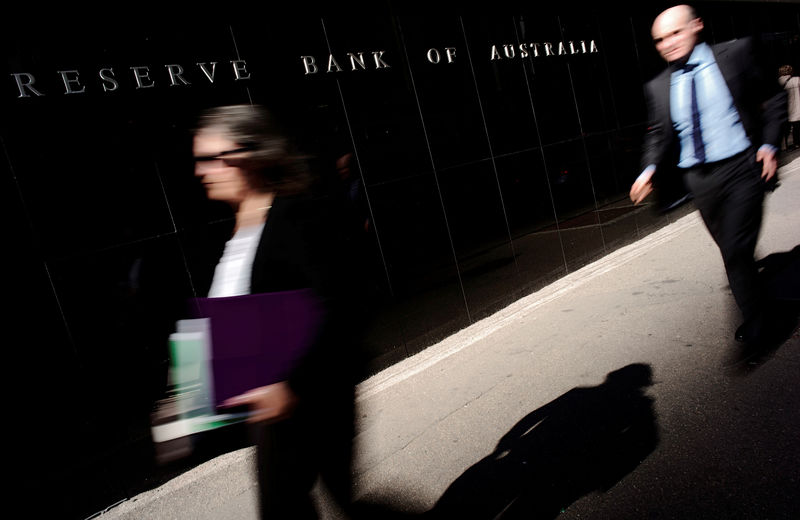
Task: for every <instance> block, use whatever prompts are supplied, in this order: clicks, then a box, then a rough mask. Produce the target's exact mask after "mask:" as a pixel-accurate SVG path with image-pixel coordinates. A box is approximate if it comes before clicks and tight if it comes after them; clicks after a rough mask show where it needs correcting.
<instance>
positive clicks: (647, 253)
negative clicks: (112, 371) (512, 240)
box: [100, 158, 800, 519]
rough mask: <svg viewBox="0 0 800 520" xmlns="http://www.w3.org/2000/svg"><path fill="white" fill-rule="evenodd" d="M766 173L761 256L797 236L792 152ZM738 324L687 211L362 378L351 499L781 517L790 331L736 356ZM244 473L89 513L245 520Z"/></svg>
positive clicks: (799, 493) (522, 509) (496, 512)
mask: <svg viewBox="0 0 800 520" xmlns="http://www.w3.org/2000/svg"><path fill="white" fill-rule="evenodd" d="M780 174H781V183H782V185H781V187H780V188H778V190H776V191H775V192H774V193H772V194H770V195H769V196H768V197H767V201H766V207H765V221H764V225H763V227H762V234H761V239H760V241H759V246H758V251H757V256H758V257H759V258H761V257H765V256H767V255H769V254H772V253H779V252H785V251H789V250H791V249H792V248H793V247H794V246H796V245H798V244H800V204H798V201H800V158H797V159H795V160H793V161H792V162H790V163H789V164H786V165H784V166H783V167H782V168H781V172H780ZM738 321H739V318H738V315H737V311H736V309H735V307H734V303H733V298H732V296H731V294H730V290H729V288H728V285H727V280H726V278H725V273H724V269H723V266H722V261H721V258H720V255H719V251H718V249H717V248H716V246H715V245H714V243H713V242H712V240H711V238H710V236H709V235H708V232H707V231H706V229H705V227H704V226H703V224H702V222H701V220H700V218H699V215H698V214H697V213H696V212H693V213H691V214H690V215H688V216H686V217H683V218H681V219H680V220H678V221H677V222H675V223H674V224H671V225H669V226H667V227H665V228H662V229H660V230H659V231H657V232H655V233H653V234H651V235H649V236H647V237H645V238H644V239H642V240H640V241H639V242H637V243H635V244H632V245H630V246H627V247H625V248H623V249H620V250H618V251H615V252H613V253H611V254H609V255H608V256H606V257H604V258H603V259H601V260H600V261H598V262H595V263H594V264H591V265H589V266H587V267H585V268H583V269H580V270H579V271H576V272H574V273H572V274H570V275H568V276H567V277H565V278H563V279H561V280H559V281H558V282H556V283H554V284H552V285H550V286H548V287H546V288H545V289H542V290H540V291H538V292H536V293H534V294H532V295H530V296H528V297H526V298H523V299H522V300H519V301H517V302H515V303H514V304H512V305H510V306H509V307H507V308H505V309H503V310H502V311H500V312H498V313H497V314H495V315H493V316H491V317H489V318H487V319H485V320H483V321H481V322H478V323H476V324H474V325H472V326H470V327H469V328H467V329H464V330H463V331H461V332H459V333H457V334H455V335H454V336H451V337H450V338H448V339H446V340H445V341H442V342H441V343H439V344H437V345H434V346H433V347H430V348H428V349H427V350H425V351H423V352H421V353H420V354H418V355H416V356H414V357H412V358H409V359H407V360H405V361H402V362H401V363H399V364H397V365H395V366H392V367H390V368H389V369H387V370H385V371H383V372H381V373H380V374H377V375H376V376H374V377H372V378H370V379H369V380H367V381H365V382H364V383H362V384H361V385H360V386H359V391H358V409H359V418H360V422H359V427H358V436H357V438H356V442H357V445H356V448H357V457H356V461H355V473H356V487H357V492H358V494H359V496H360V497H362V498H366V499H370V500H375V501H382V502H390V503H393V504H395V505H396V507H398V508H401V509H404V510H407V511H414V512H421V511H427V510H429V509H431V508H433V507H434V506H435V505H437V502H439V504H438V508H437V510H438V511H439V512H441V513H442V515H443V516H444V517H460V518H473V517H475V518H512V517H513V518H518V517H522V518H531V517H536V518H540V517H544V518H547V517H553V516H555V515H558V516H559V517H560V518H565V519H578V518H592V519H597V518H601V519H605V518H609V519H611V518H613V519H617V518H759V519H762V518H797V517H798V515H800V470H798V468H800V442H799V441H800V385H798V375H799V374H800V338H798V334H797V331H795V333H794V335H793V336H792V337H790V338H789V339H788V340H787V341H786V342H785V343H783V344H782V345H781V346H780V347H778V348H777V349H775V350H773V351H770V352H769V353H762V354H761V355H751V354H752V353H747V352H745V351H744V350H743V349H742V348H741V347H740V346H739V345H738V344H736V343H735V342H734V341H733V339H732V338H733V332H734V330H735V328H736V326H737V325H738ZM609 375H611V376H610V377H609ZM650 375H651V380H650V379H649V376H650ZM321 434H324V432H321ZM251 467H252V451H251V449H247V450H240V451H237V452H234V453H230V454H227V455H224V456H222V457H219V458H217V459H214V460H213V461H210V462H208V463H206V464H204V465H202V466H200V467H198V468H195V469H194V470H192V471H190V472H188V473H186V474H184V475H181V476H180V477H178V478H176V479H174V480H172V481H170V482H168V483H167V484H166V485H164V486H162V487H160V488H158V489H155V490H152V491H149V492H147V493H144V494H142V495H139V496H137V497H136V498H134V499H131V500H129V501H126V502H123V503H121V504H119V505H116V506H115V507H113V508H111V509H110V510H109V511H107V512H106V513H104V514H102V515H100V517H101V518H103V519H106V518H108V519H117V518H120V519H122V518H124V519H129V518H130V519H133V518H137V519H139V518H148V519H183V518H186V519H252V518H256V504H255V497H256V494H255V491H256V488H255V480H254V478H253V475H252V470H251ZM322 494H323V495H324V492H323V493H322ZM320 503H321V506H320V509H321V512H322V515H323V517H324V518H339V517H341V515H339V514H338V513H337V511H336V510H335V508H334V507H333V506H331V505H330V504H329V503H328V502H327V501H326V500H325V498H324V496H322V497H321V499H320Z"/></svg>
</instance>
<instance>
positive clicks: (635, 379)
mask: <svg viewBox="0 0 800 520" xmlns="http://www.w3.org/2000/svg"><path fill="white" fill-rule="evenodd" d="M652 384H653V381H652V369H651V368H650V366H649V365H646V364H640V363H637V364H631V365H628V366H625V367H623V368H620V369H619V370H615V371H613V372H611V373H609V374H608V376H607V377H606V380H605V382H603V383H602V384H600V385H598V386H594V387H578V388H573V389H572V390H570V391H569V392H567V393H565V394H564V395H562V396H560V397H558V398H557V399H555V400H553V401H551V402H550V403H548V404H546V405H544V406H542V407H541V408H539V409H538V410H535V411H533V412H531V413H529V414H528V415H527V416H525V417H524V418H523V419H522V420H520V421H519V422H518V423H517V424H516V425H515V426H514V427H513V428H512V429H511V430H510V431H509V432H508V433H507V434H506V435H504V436H503V438H502V439H500V442H499V443H498V444H497V447H496V448H495V450H494V452H493V453H491V454H490V455H488V456H487V457H484V458H483V459H482V460H481V461H479V462H478V463H476V464H475V465H473V466H472V467H470V468H469V469H468V470H467V471H465V472H464V473H463V474H462V475H461V476H460V477H458V478H457V479H456V480H455V481H454V482H453V483H452V484H451V485H450V487H448V488H447V490H446V491H445V492H444V494H443V495H442V496H441V498H440V499H439V501H438V502H437V503H436V505H435V506H434V508H433V509H432V510H431V511H429V512H428V513H427V514H425V515H423V516H424V517H425V518H436V519H440V518H441V519H449V518H462V519H466V518H469V519H496V518H502V519H509V518H536V519H540V518H555V517H556V516H557V515H558V514H559V513H560V512H562V511H563V510H564V509H565V508H567V507H568V506H569V505H570V504H572V503H573V502H575V501H576V500H577V499H579V498H580V497H582V496H584V495H587V494H588V493H591V492H593V491H601V492H604V491H607V490H608V489H610V488H611V487H612V486H614V484H616V483H617V482H619V481H620V480H621V479H622V478H623V477H624V476H625V475H627V474H628V473H630V472H631V471H633V470H634V469H635V468H636V467H637V466H638V465H639V464H640V463H641V462H642V461H643V460H644V459H645V458H647V456H648V455H649V454H650V453H651V452H652V451H653V450H654V449H655V447H656V446H657V445H658V425H657V421H656V414H655V411H654V409H653V402H654V400H653V398H651V397H649V396H648V395H646V394H645V391H646V390H647V387H649V386H651V385H652Z"/></svg>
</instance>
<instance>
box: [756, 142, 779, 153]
mask: <svg viewBox="0 0 800 520" xmlns="http://www.w3.org/2000/svg"><path fill="white" fill-rule="evenodd" d="M761 150H766V151H768V152H772V153H773V154H776V153H778V149H777V148H775V147H774V146H772V145H771V144H762V145H761V146H760V147H759V148H758V151H759V152H760V151H761Z"/></svg>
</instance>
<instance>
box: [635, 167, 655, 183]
mask: <svg viewBox="0 0 800 520" xmlns="http://www.w3.org/2000/svg"><path fill="white" fill-rule="evenodd" d="M655 172H656V165H655V164H649V165H648V166H647V168H645V169H644V171H642V173H640V174H639V176H638V177H636V181H635V182H641V183H646V182H649V181H650V178H651V177H652V176H653V174H654V173H655Z"/></svg>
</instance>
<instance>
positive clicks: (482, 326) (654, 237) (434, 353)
mask: <svg viewBox="0 0 800 520" xmlns="http://www.w3.org/2000/svg"><path fill="white" fill-rule="evenodd" d="M701 224H702V220H701V218H700V215H699V214H698V213H697V211H694V212H692V213H691V214H689V215H686V216H684V217H682V218H680V219H679V220H677V221H676V222H673V223H672V224H668V225H667V226H665V227H663V228H661V229H659V230H658V231H655V232H653V233H652V234H650V235H647V236H646V237H644V238H642V239H640V240H638V241H636V242H634V243H633V244H630V245H627V246H625V247H623V248H620V249H618V250H616V251H614V252H612V253H609V254H608V255H606V256H604V257H603V258H601V259H600V260H598V261H596V262H593V263H591V264H589V265H587V266H585V267H582V268H581V269H579V270H577V271H574V272H572V273H570V274H568V275H567V276H565V277H563V278H561V279H559V280H557V281H555V282H553V283H552V284H550V285H548V286H547V287H545V288H543V289H540V290H539V291H537V292H535V293H532V294H529V295H528V296H525V297H523V298H521V299H519V300H517V301H516V302H514V303H512V304H511V305H509V306H508V307H506V308H504V309H502V310H500V311H498V312H496V313H495V314H493V315H491V316H489V317H488V318H484V319H483V320H481V321H478V322H476V323H473V324H472V325H470V326H469V327H466V328H465V329H462V330H461V331H459V332H457V333H455V334H453V335H452V336H450V337H448V338H447V339H445V340H443V341H441V342H440V343H437V344H436V345H433V346H430V347H428V348H427V349H425V350H424V351H422V352H420V353H418V354H415V355H414V356H411V357H410V358H407V359H405V360H403V361H400V362H399V363H397V364H395V365H393V366H391V367H389V368H387V369H385V370H384V371H382V372H380V373H378V374H376V375H374V376H372V377H371V378H369V379H367V380H366V381H364V382H363V383H361V384H360V385H358V387H357V390H356V398H357V399H358V400H364V399H368V398H370V397H372V396H374V395H376V394H378V393H380V392H381V391H383V390H385V389H387V388H389V387H391V386H393V385H396V384H397V383H400V382H402V381H405V380H406V379H408V378H410V377H412V376H414V375H415V374H419V373H420V372H422V371H424V370H427V369H428V368H430V367H432V366H433V365H435V364H436V363H438V362H440V361H442V360H444V359H447V358H448V357H450V356H452V355H453V354H456V353H458V352H460V351H461V350H463V349H465V348H467V347H469V346H470V345H473V344H475V343H477V342H478V341H480V340H482V339H484V338H486V337H487V336H490V335H492V334H493V333H495V332H497V331H498V330H500V329H502V328H504V327H506V326H507V325H509V324H510V323H512V322H514V321H515V320H518V319H521V318H524V317H525V316H527V314H528V313H529V312H531V311H533V310H535V309H536V308H538V307H540V306H542V305H545V304H547V303H550V302H551V301H553V300H556V299H558V298H560V297H561V296H563V295H565V294H567V293H569V292H571V291H573V290H575V289H578V288H579V287H581V286H583V285H585V284H586V283H588V282H591V281H592V280H594V279H596V278H598V277H600V276H602V275H603V274H605V273H607V272H609V271H611V270H613V269H616V268H617V267H620V266H622V265H625V264H626V263H628V262H630V261H631V260H634V259H636V258H638V257H640V256H642V255H644V254H646V253H647V252H648V251H650V250H652V249H653V248H656V247H658V246H660V245H662V244H664V243H665V242H669V241H670V240H672V239H673V238H675V237H676V236H678V235H680V234H681V233H683V232H684V231H686V230H688V229H690V228H693V227H695V226H698V225H701Z"/></svg>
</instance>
